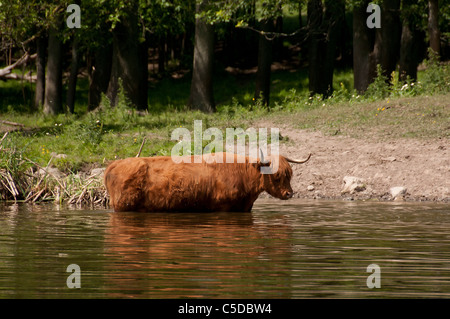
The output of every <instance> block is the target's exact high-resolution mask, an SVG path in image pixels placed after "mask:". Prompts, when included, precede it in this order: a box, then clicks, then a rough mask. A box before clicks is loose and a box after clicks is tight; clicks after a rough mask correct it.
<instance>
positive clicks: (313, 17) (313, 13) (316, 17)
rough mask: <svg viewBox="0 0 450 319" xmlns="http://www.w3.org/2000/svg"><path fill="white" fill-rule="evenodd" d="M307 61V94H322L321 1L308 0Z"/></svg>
mask: <svg viewBox="0 0 450 319" xmlns="http://www.w3.org/2000/svg"><path fill="white" fill-rule="evenodd" d="M307 11H308V12H307V15H308V27H309V32H310V34H309V43H308V61H309V72H308V73H309V92H310V93H311V95H314V94H323V93H324V92H323V82H322V74H323V69H322V68H323V51H324V50H325V36H324V34H323V32H322V31H323V30H321V27H322V18H323V6H322V1H321V0H309V1H308V8H307Z"/></svg>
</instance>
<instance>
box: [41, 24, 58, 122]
mask: <svg viewBox="0 0 450 319" xmlns="http://www.w3.org/2000/svg"><path fill="white" fill-rule="evenodd" d="M58 26H59V23H58ZM61 112H62V41H61V40H60V39H59V37H58V28H57V27H51V28H50V30H49V37H48V61H47V77H46V79H45V99H44V114H50V115H55V114H58V113H61Z"/></svg>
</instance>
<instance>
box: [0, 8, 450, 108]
mask: <svg viewBox="0 0 450 319" xmlns="http://www.w3.org/2000/svg"><path fill="white" fill-rule="evenodd" d="M72 2H73V4H76V6H75V8H74V7H73V4H72ZM372 4H374V5H375V7H374V8H373V9H372V7H371V6H372ZM70 5H72V6H70ZM69 6H70V7H69ZM73 8H74V9H73ZM77 19H78V20H77ZM449 22H450V2H449V1H448V0H440V1H438V0H427V1H426V0H418V1H414V0H391V1H373V2H369V1H367V0H338V1H325V0H324V1H322V0H309V1H305V0H297V1H293V0H250V1H243V0H241V1H239V0H232V1H229V0H224V1H212V0H209V1H208V0H203V1H193V0H188V1H185V0H171V1H166V0H132V1H125V0H99V1H94V0H83V1H80V0H78V1H73V0H72V1H67V0H66V1H45V0H40V1H39V0H33V1H19V2H17V1H13V0H5V1H1V3H0V39H1V41H0V45H1V47H0V66H2V67H0V80H2V81H3V82H6V81H16V83H17V81H18V80H20V83H21V84H20V85H21V86H22V89H21V91H22V92H21V93H22V94H21V95H22V96H20V97H16V96H15V97H10V98H9V99H8V93H10V92H9V91H8V90H7V89H5V88H2V87H0V94H1V97H2V99H3V102H2V103H1V109H0V111H1V112H5V111H7V109H8V106H9V107H10V108H15V107H17V104H20V105H22V107H25V109H26V111H27V112H31V113H35V112H38V113H44V114H47V115H49V114H50V115H55V114H59V113H75V112H76V111H77V110H76V109H75V105H76V101H77V99H78V100H80V99H82V101H81V103H82V104H84V107H83V108H82V110H80V111H79V112H86V111H92V110H95V109H96V108H98V106H99V105H100V102H101V99H102V96H103V95H104V96H106V97H107V98H108V100H109V101H110V103H111V105H112V106H114V105H116V104H117V96H118V92H119V88H120V87H122V88H123V91H124V94H125V96H126V97H127V99H128V100H129V102H130V105H132V106H133V107H134V108H135V109H136V110H139V111H150V112H151V111H152V100H153V96H152V93H153V92H152V91H150V93H149V87H150V86H151V85H152V83H154V82H155V81H156V82H158V81H161V80H163V79H165V78H180V77H183V78H184V79H187V80H186V81H189V86H190V90H189V92H188V94H186V96H184V97H183V99H184V103H183V104H185V106H186V107H187V108H188V109H193V110H200V111H203V112H214V111H216V106H217V105H216V104H217V102H216V99H215V95H216V94H217V90H214V82H215V79H216V78H217V77H218V76H219V77H220V75H221V74H224V73H225V72H227V71H228V74H242V73H245V72H246V71H248V70H252V71H249V72H252V74H253V77H254V80H253V81H254V83H253V84H252V87H253V94H252V95H253V96H252V98H251V101H249V102H250V103H256V102H257V103H262V104H263V105H266V106H269V107H270V105H271V103H270V92H271V86H272V85H271V83H272V82H273V81H271V73H272V69H274V65H281V66H286V64H291V65H290V68H294V71H303V72H304V74H307V83H306V85H305V83H304V82H303V83H301V81H300V79H299V81H298V84H297V85H296V86H294V87H292V88H293V89H295V90H297V91H302V90H304V91H307V92H308V94H309V95H310V96H314V95H320V96H321V97H322V98H323V99H326V98H328V97H330V96H332V95H333V91H334V89H336V88H335V87H334V85H333V75H334V74H335V73H336V70H343V69H346V70H350V74H351V76H352V77H353V81H352V82H353V83H349V85H348V87H347V88H346V89H347V90H349V91H353V90H354V91H355V92H357V93H358V94H364V93H365V92H366V91H367V89H368V88H369V85H370V84H371V83H373V82H374V81H375V79H376V77H377V75H378V73H379V74H380V75H383V76H384V77H385V80H386V81H387V82H390V83H392V80H393V79H392V76H393V74H394V73H395V72H396V73H395V76H396V77H398V79H396V81H399V82H400V83H407V82H408V81H409V82H415V81H417V70H418V67H419V65H420V63H422V61H423V60H424V59H427V58H429V56H430V54H432V55H433V56H434V59H435V60H436V59H437V60H439V61H441V62H445V61H446V60H448V59H449V58H450V48H449V41H448V40H449V35H450V23H449ZM230 70H231V71H230ZM233 71H234V73H233ZM377 71H378V73H377ZM393 72H394V73H393ZM81 78H82V79H85V80H87V81H88V84H87V86H88V87H87V88H86V91H87V97H85V96H84V95H83V96H82V94H81V93H80V92H77V89H79V81H80V79H81ZM294 82H295V81H294ZM24 83H25V84H24ZM27 84H28V86H27ZM77 84H78V85H77ZM24 86H25V88H23V87H24ZM14 99H15V101H12V100H14ZM11 101H12V102H11ZM219 104H220V103H219Z"/></svg>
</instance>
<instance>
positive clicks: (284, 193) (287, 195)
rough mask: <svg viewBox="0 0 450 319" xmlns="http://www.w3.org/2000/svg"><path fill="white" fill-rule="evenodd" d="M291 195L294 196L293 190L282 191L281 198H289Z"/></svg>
mask: <svg viewBox="0 0 450 319" xmlns="http://www.w3.org/2000/svg"><path fill="white" fill-rule="evenodd" d="M292 196H294V192H293V191H284V192H283V199H289V198H292Z"/></svg>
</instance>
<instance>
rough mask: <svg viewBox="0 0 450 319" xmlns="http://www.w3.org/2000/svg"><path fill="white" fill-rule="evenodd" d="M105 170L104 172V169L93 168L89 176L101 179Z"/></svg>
mask: <svg viewBox="0 0 450 319" xmlns="http://www.w3.org/2000/svg"><path fill="white" fill-rule="evenodd" d="M105 170H106V168H104V167H100V168H93V169H92V170H91V176H94V175H95V176H96V177H98V178H103V176H104V175H105Z"/></svg>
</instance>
